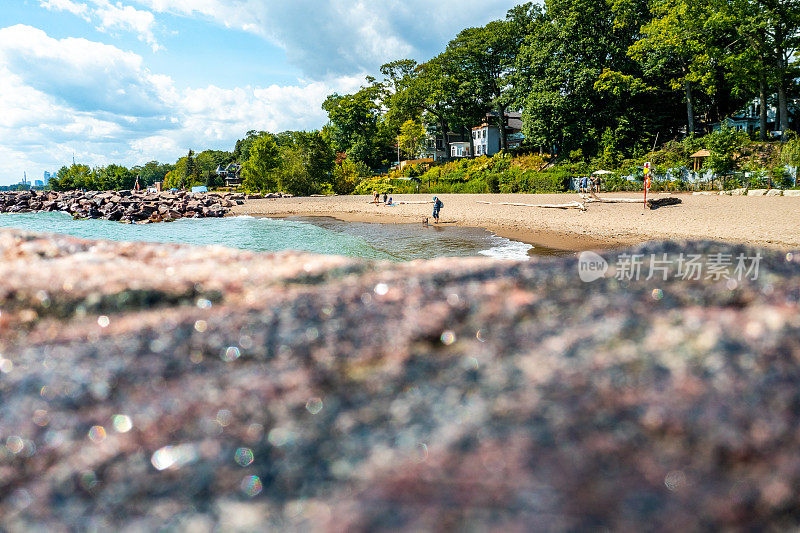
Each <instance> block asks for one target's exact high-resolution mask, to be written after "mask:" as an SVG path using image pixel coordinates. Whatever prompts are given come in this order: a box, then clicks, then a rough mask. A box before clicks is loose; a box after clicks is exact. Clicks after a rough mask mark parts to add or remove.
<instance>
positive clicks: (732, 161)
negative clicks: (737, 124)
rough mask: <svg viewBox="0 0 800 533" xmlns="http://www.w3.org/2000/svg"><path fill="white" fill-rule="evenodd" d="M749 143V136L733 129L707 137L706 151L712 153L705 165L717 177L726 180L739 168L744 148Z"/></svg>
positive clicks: (716, 132) (720, 131)
mask: <svg viewBox="0 0 800 533" xmlns="http://www.w3.org/2000/svg"><path fill="white" fill-rule="evenodd" d="M747 141H749V139H748V137H747V134H746V133H744V132H742V131H736V130H734V129H732V128H727V127H725V128H722V129H721V130H718V131H715V132H714V133H711V134H709V135H707V136H706V138H705V145H706V149H707V150H708V151H709V152H710V153H711V155H710V156H709V158H708V160H707V161H706V163H705V165H706V167H707V168H708V169H710V170H712V171H713V172H714V173H715V174H717V176H720V177H721V178H723V179H724V178H725V177H726V176H729V175H730V174H731V173H732V172H733V171H734V170H736V167H737V160H738V158H739V157H740V155H741V149H742V146H744V145H745V144H746V143H747Z"/></svg>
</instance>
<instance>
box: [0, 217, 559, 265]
mask: <svg viewBox="0 0 800 533" xmlns="http://www.w3.org/2000/svg"><path fill="white" fill-rule="evenodd" d="M0 227H10V228H19V229H25V230H30V231H38V232H48V233H64V234H68V235H74V236H76V237H83V238H87V239H111V240H116V241H144V242H172V243H185V244H197V245H207V244H217V245H222V246H229V247H234V248H241V249H245V250H254V251H279V250H304V251H308V252H314V253H319V254H333V255H347V256H352V257H363V258H367V259H388V260H392V261H410V260H413V259H431V258H434V257H451V256H461V257H465V256H476V255H485V256H490V257H496V258H502V259H520V260H525V259H528V257H529V254H535V253H543V254H548V255H549V254H551V253H552V252H553V251H552V250H548V249H544V248H542V249H539V248H538V247H537V248H533V247H532V246H530V245H528V244H524V243H521V242H516V241H511V240H509V239H505V238H503V237H498V236H496V235H493V234H492V233H490V232H487V231H485V230H482V229H478V228H459V227H453V226H447V227H441V226H439V227H437V226H429V227H424V226H422V225H421V224H373V223H366V222H343V221H341V220H337V219H334V218H327V217H313V218H308V217H292V218H288V219H273V218H253V217H248V216H240V217H227V218H222V219H219V218H217V219H203V218H196V219H181V220H178V221H176V222H171V223H162V224H146V225H136V224H120V223H119V222H110V221H107V220H73V219H72V217H70V216H69V215H67V214H65V213H5V214H0Z"/></svg>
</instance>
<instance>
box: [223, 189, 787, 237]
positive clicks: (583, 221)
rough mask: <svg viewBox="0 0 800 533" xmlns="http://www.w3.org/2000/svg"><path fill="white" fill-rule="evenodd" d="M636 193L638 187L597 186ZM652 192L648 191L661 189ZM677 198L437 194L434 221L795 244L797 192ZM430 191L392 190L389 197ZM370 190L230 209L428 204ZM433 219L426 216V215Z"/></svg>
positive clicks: (301, 210) (293, 211)
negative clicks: (384, 199) (375, 200)
mask: <svg viewBox="0 0 800 533" xmlns="http://www.w3.org/2000/svg"><path fill="white" fill-rule="evenodd" d="M601 196H604V197H613V198H641V197H642V196H641V193H628V194H626V193H604V194H603V195H601ZM662 196H663V195H655V196H651V197H656V198H658V197H662ZM676 196H678V197H680V198H681V200H683V203H682V204H681V205H678V206H673V207H662V208H660V209H656V210H649V209H644V208H643V206H642V205H640V204H599V203H591V204H587V210H586V211H585V212H581V211H579V210H577V209H568V210H561V209H543V208H533V207H515V206H502V205H486V204H481V203H479V202H492V204H498V203H502V202H514V203H530V204H560V203H566V202H570V201H573V200H579V197H578V195H572V194H442V195H439V197H440V198H441V199H442V201H443V202H444V209H442V215H441V216H442V218H441V223H442V225H444V226H447V225H457V226H469V227H480V228H486V229H488V230H490V231H492V232H494V233H496V234H498V235H500V236H503V237H507V238H509V239H514V240H518V241H522V242H526V243H529V244H533V245H537V244H538V245H540V246H546V247H550V248H558V249H563V250H587V249H596V248H611V247H616V246H624V245H630V244H636V243H640V242H645V241H649V240H656V239H712V240H724V241H728V242H741V243H749V244H757V245H762V246H767V247H770V248H777V249H786V250H790V249H798V248H800V198H798V197H749V196H693V195H691V194H678V195H676ZM431 198H432V195H396V196H394V201H395V202H402V201H411V202H419V201H425V200H431ZM370 200H371V198H370V197H369V196H333V197H324V198H320V197H314V198H280V199H264V200H248V201H247V202H246V203H245V204H244V205H240V206H237V207H235V208H234V209H233V211H232V213H231V214H232V215H233V216H236V215H252V216H268V217H286V216H294V215H301V216H330V217H335V218H339V219H342V220H350V221H365V222H392V223H421V221H422V219H423V217H430V215H431V211H432V205H431V204H407V205H395V206H384V205H382V204H381V205H375V204H372V203H370ZM431 221H432V220H431Z"/></svg>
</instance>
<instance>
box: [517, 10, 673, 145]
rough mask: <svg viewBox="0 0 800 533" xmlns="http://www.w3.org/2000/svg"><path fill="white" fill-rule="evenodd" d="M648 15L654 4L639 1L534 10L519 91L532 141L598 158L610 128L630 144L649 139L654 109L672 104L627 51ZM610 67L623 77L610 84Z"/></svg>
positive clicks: (519, 65)
mask: <svg viewBox="0 0 800 533" xmlns="http://www.w3.org/2000/svg"><path fill="white" fill-rule="evenodd" d="M620 4H624V5H620ZM623 7H624V9H623ZM646 20H649V12H648V10H647V6H646V4H644V3H643V2H637V1H633V0H631V1H629V2H624V3H623V2H619V1H617V2H610V1H603V2H597V1H595V0H546V2H545V8H544V10H540V11H537V10H533V11H532V12H531V16H530V22H529V24H528V26H527V32H526V33H527V36H526V39H525V42H524V44H523V45H522V48H521V50H520V52H519V54H518V56H517V61H516V72H515V73H514V77H513V91H512V94H513V95H514V97H515V102H516V105H517V106H518V107H520V108H522V109H523V132H524V133H525V136H526V139H527V140H528V142H529V143H531V144H533V145H534V146H537V145H538V146H540V147H544V148H546V149H547V150H548V151H550V150H554V151H555V153H556V154H565V155H566V154H568V153H570V152H572V151H575V150H581V151H582V152H583V153H584V154H585V156H586V157H591V156H593V155H594V154H596V153H597V152H598V150H599V148H600V143H599V141H600V140H601V138H602V133H603V132H604V131H605V130H606V129H607V128H611V130H612V131H614V132H615V135H617V137H620V138H624V139H625V144H626V145H627V146H628V150H633V149H635V147H636V146H638V145H640V144H642V143H643V138H644V137H645V136H646V135H649V132H651V131H653V130H654V129H655V127H654V126H653V125H652V122H653V116H652V115H653V113H654V112H658V111H659V110H660V109H661V108H663V107H664V105H665V104H669V103H670V102H669V100H668V99H667V100H666V101H664V99H662V101H660V102H656V101H655V100H654V99H653V98H652V97H651V96H650V95H648V94H647V93H645V92H643V91H642V90H641V84H637V83H635V82H634V80H635V79H637V78H641V70H640V68H639V67H638V65H637V64H636V62H635V61H634V60H633V59H631V58H630V57H629V56H628V53H627V52H628V48H629V47H630V46H631V45H632V44H633V43H634V42H635V41H636V38H637V37H638V35H639V27H640V21H646ZM604 73H605V76H606V77H605V79H604ZM609 73H619V74H620V76H618V77H615V79H614V80H613V81H614V83H610V81H612V80H610V79H609V78H608V76H609ZM598 82H600V83H598ZM668 108H669V107H668ZM645 109H646V110H648V111H647V112H645V111H643V110H645ZM620 125H622V126H624V127H626V128H627V129H626V130H625V131H618V130H619V126H620ZM645 144H646V143H645Z"/></svg>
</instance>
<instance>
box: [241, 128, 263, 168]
mask: <svg viewBox="0 0 800 533" xmlns="http://www.w3.org/2000/svg"><path fill="white" fill-rule="evenodd" d="M264 135H269V134H268V133H267V132H265V131H256V130H250V131H248V132H247V134H246V135H245V138H244V139H239V140H238V141H236V146H235V147H234V149H233V160H234V161H235V162H237V163H239V164H243V163H244V162H245V161H247V159H248V158H249V157H250V147H251V146H252V145H253V143H254V142H256V140H257V139H259V138H261V137H263V136H264Z"/></svg>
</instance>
